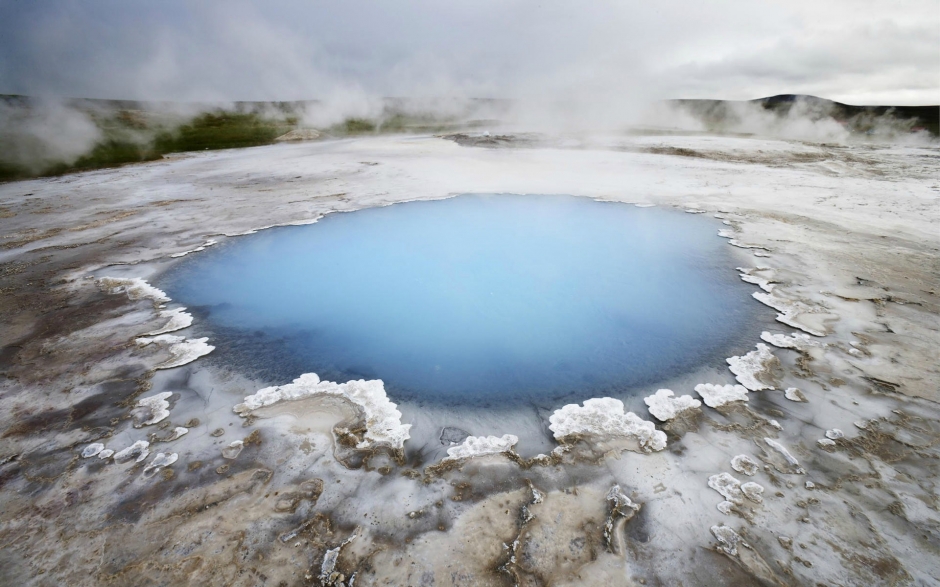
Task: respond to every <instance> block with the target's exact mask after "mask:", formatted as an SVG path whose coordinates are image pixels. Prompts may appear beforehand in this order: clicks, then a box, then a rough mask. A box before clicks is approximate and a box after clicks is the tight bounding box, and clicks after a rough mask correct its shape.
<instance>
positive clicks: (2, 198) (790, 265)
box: [0, 136, 940, 586]
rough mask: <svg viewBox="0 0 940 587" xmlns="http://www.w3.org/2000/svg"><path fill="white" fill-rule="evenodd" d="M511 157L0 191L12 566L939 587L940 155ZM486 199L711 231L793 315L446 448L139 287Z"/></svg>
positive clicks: (435, 154)
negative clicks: (639, 402) (533, 199)
mask: <svg viewBox="0 0 940 587" xmlns="http://www.w3.org/2000/svg"><path fill="white" fill-rule="evenodd" d="M508 143H509V144H508V145H503V148H500V149H488V148H480V147H469V146H460V145H458V144H455V143H453V142H448V141H443V140H440V139H437V138H433V137H426V138H417V139H416V138H376V139H361V140H352V141H335V142H324V143H317V144H300V145H278V146H273V147H264V148H256V149H246V150H233V151H225V152H216V153H206V154H203V153H200V154H195V155H192V156H186V157H177V158H174V159H172V160H164V161H160V162H155V163H151V164H145V165H137V166H131V167H125V168H120V169H115V170H106V171H97V172H91V173H84V174H77V175H71V176H64V177H61V178H53V179H44V180H34V181H28V182H18V183H9V184H4V185H2V186H0V223H2V224H0V226H2V227H3V230H2V231H0V232H2V235H0V236H2V240H0V263H2V265H0V279H2V282H0V291H2V296H0V316H2V326H0V328H2V330H0V336H2V345H3V346H2V351H0V365H2V369H3V375H2V379H0V436H2V438H0V504H2V508H0V568H2V569H3V572H2V576H0V582H2V583H3V584H8V585H62V584H68V585H167V584H174V585H175V584H194V583H202V584H206V585H347V586H348V585H352V584H355V585H372V584H389V585H595V584H596V585H699V584H707V585H753V584H766V585H807V584H808V585H815V584H824V585H859V584H866V585H903V584H911V585H928V584H933V583H935V582H936V577H938V576H940V556H938V551H940V513H938V498H940V488H938V486H937V479H938V478H940V475H938V473H940V471H938V456H940V450H938V446H937V442H938V439H940V420H938V416H940V409H938V407H940V406H938V403H937V402H938V401H940V394H938V389H940V373H938V363H940V362H938V353H937V349H938V348H940V332H938V330H940V325H938V315H940V299H938V287H940V263H938V259H940V243H938V235H937V228H936V227H937V222H938V198H940V184H938V181H937V168H938V165H937V164H938V161H940V151H938V149H937V148H936V147H933V146H920V147H917V146H909V147H907V146H878V145H854V146H853V145H838V146H836V145H815V144H803V143H790V142H782V141H763V140H758V139H744V138H726V137H702V136H698V137H681V136H675V137H632V138H622V137H605V138H594V139H590V140H587V139H579V140H566V141H555V142H551V143H550V144H545V145H540V144H539V142H538V140H536V139H532V138H529V139H527V141H526V143H525V145H524V146H525V147H526V148H524V149H516V148H512V146H513V145H512V142H511V141H509V142H508ZM561 146H564V147H565V148H560V147H561ZM688 152H693V153H696V155H694V156H693V155H689V154H688ZM701 154H706V155H708V156H700V155H701ZM467 192H479V193H495V192H502V193H570V194H578V195H583V196H587V197H593V198H598V199H603V200H612V201H623V202H632V203H637V204H640V205H659V206H671V207H676V208H678V209H682V210H686V211H688V212H689V213H705V214H710V215H717V216H718V217H719V219H720V220H722V221H723V222H724V224H725V228H724V229H723V230H722V233H721V234H722V236H724V237H726V238H727V239H728V246H733V247H736V248H735V250H736V251H737V252H738V257H739V264H740V269H739V273H740V275H741V278H742V279H743V280H744V281H745V282H747V283H749V284H753V285H754V298H755V299H754V302H753V303H755V304H758V303H761V304H764V305H766V306H768V307H769V308H768V311H769V312H771V313H772V315H773V316H776V322H775V323H774V327H768V330H767V332H765V333H764V334H763V335H762V336H761V338H760V339H756V340H754V341H753V346H752V347H751V348H750V349H749V350H748V351H747V352H744V353H742V354H740V355H738V356H736V357H728V360H727V362H726V364H723V365H715V366H714V368H713V369H712V370H711V371H706V372H703V373H700V374H698V375H697V378H696V379H692V380H688V379H682V378H678V379H677V378H673V377H671V376H670V374H668V373H667V374H664V375H663V380H664V382H666V383H664V385H663V386H661V387H664V388H665V387H668V388H669V391H672V393H671V394H670V393H666V392H664V391H659V390H658V389H650V390H649V391H648V393H647V394H646V395H647V396H649V401H647V402H646V404H647V405H648V406H649V408H650V411H649V412H647V411H645V410H640V409H634V410H633V411H634V412H635V413H632V412H630V411H629V409H625V408H624V406H623V405H622V404H621V405H618V402H617V400H611V399H604V398H595V399H594V400H588V401H585V402H583V403H581V404H578V405H569V406H565V407H564V408H562V409H559V410H557V411H554V412H549V413H544V414H537V415H538V416H539V421H540V422H542V424H541V426H535V427H534V428H535V429H528V430H516V429H501V430H496V429H491V428H492V426H489V427H488V425H487V424H486V422H482V421H479V422H475V421H470V420H467V421H464V422H460V421H455V422H454V423H453V424H454V425H453V426H450V427H447V428H444V429H443V430H441V429H440V428H439V427H435V428H434V429H429V428H432V426H431V423H432V422H436V420H435V419H434V418H432V417H429V416H427V415H424V414H422V413H421V412H420V411H419V410H404V411H402V410H399V409H398V407H396V406H393V405H389V403H388V399H387V398H386V397H385V396H384V394H383V393H382V389H381V386H380V385H377V384H375V383H368V382H364V383H362V384H352V383H347V382H334V383H327V382H320V381H313V380H312V379H310V378H308V379H306V380H304V381H299V382H295V383H294V384H293V385H295V387H288V386H287V385H284V384H288V383H290V382H283V381H282V382H277V383H278V384H279V385H280V387H278V388H271V383H272V382H266V381H256V380H253V379H251V378H250V376H249V375H246V374H245V373H241V372H239V371H238V370H237V369H235V368H233V367H231V366H227V365H224V364H222V363H220V362H218V361H215V360H214V359H213V353H212V351H213V349H212V347H213V346H214V345H213V340H212V339H211V337H210V338H209V339H208V340H204V338H206V336H205V334H204V332H202V331H200V320H199V316H198V313H190V312H187V310H184V309H182V308H180V307H179V306H178V305H176V304H175V303H174V302H173V301H172V300H167V299H165V297H161V295H160V294H161V293H162V292H158V291H156V290H154V289H153V288H152V287H151V286H150V285H149V280H150V279H151V278H152V277H153V276H155V275H157V274H158V273H159V272H161V271H163V270H165V269H166V268H168V267H170V266H172V264H173V263H175V262H178V259H179V256H180V255H181V254H182V253H188V254H190V255H198V254H199V249H201V248H204V247H207V246H213V244H214V243H216V242H222V241H224V239H226V238H235V237H234V236H233V235H237V234H245V233H249V232H252V231H255V230H258V229H261V228H264V227H266V226H272V225H282V224H304V223H309V222H314V221H316V219H317V218H319V217H320V216H322V215H323V214H325V213H328V212H332V211H347V210H355V209H361V208H365V207H369V206H377V205H383V204H388V203H392V202H398V201H406V200H414V199H435V198H442V197H446V196H448V195H451V194H456V193H467ZM770 308H772V310H771V309H770ZM311 390H312V391H311ZM295 392H296V393H295ZM268 400H271V401H268ZM236 406H238V409H237V411H236ZM631 408H632V407H631ZM654 414H655V415H654ZM481 418H482V417H481ZM504 422H505V421H504V420H499V419H494V420H492V421H491V423H499V424H500V425H502V423H504ZM478 431H479V432H478ZM522 436H531V437H538V436H540V437H541V438H542V439H543V446H542V448H543V450H542V454H539V455H528V454H522V452H518V453H517V452H516V449H515V448H514V447H515V446H516V440H517V439H518V438H519V437H522ZM432 441H433V442H432ZM435 443H436V444H435ZM434 446H436V447H437V448H432V447H434Z"/></svg>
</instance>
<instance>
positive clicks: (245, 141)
mask: <svg viewBox="0 0 940 587" xmlns="http://www.w3.org/2000/svg"><path fill="white" fill-rule="evenodd" d="M296 126H297V119H296V118H287V119H269V118H264V117H262V116H261V115H259V114H256V113H247V114H242V113H237V112H215V113H206V114H201V115H199V116H197V117H196V118H194V119H192V121H190V122H189V123H188V124H184V125H183V126H180V127H179V128H176V129H174V130H172V131H165V132H162V133H160V134H159V135H157V137H156V139H155V140H154V141H153V143H152V145H151V149H152V150H153V151H154V152H155V153H159V154H161V155H162V154H163V153H179V152H183V151H203V150H206V149H233V148H239V147H255V146H258V145H267V144H270V143H271V142H273V141H274V139H275V138H277V137H279V136H281V135H282V134H284V133H286V132H289V131H291V130H293V129H294V128H295V127H296Z"/></svg>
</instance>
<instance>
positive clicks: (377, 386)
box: [235, 373, 411, 448]
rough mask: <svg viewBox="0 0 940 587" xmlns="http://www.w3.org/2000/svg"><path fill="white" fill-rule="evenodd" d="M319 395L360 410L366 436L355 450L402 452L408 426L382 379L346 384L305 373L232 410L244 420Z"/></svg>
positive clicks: (255, 395) (259, 393)
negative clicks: (382, 447)
mask: <svg viewBox="0 0 940 587" xmlns="http://www.w3.org/2000/svg"><path fill="white" fill-rule="evenodd" d="M318 395H333V396H341V397H344V398H346V399H348V400H349V401H351V402H352V403H353V404H355V405H357V406H359V407H360V408H361V409H362V411H363V415H364V416H365V421H366V434H365V440H363V441H362V442H361V443H360V444H359V447H358V448H368V447H370V446H372V445H376V444H385V445H389V446H391V447H393V448H402V447H403V446H404V443H405V441H406V440H408V438H410V435H409V432H408V431H409V430H410V429H411V424H402V423H401V412H399V411H398V409H397V406H396V405H395V404H394V403H392V402H391V401H389V399H388V396H387V395H386V394H385V384H384V383H382V380H381V379H374V380H371V381H364V380H362V379H359V380H356V381H349V382H346V383H334V382H332V381H320V378H319V377H317V375H316V374H315V373H305V374H303V375H301V376H300V377H298V378H297V379H294V381H293V383H288V384H286V385H275V386H273V387H265V388H264V389H259V390H258V391H257V392H255V394H254V395H249V396H248V397H246V398H245V401H244V402H243V403H240V404H238V405H237V406H235V412H236V413H237V414H239V415H240V416H247V415H248V414H250V413H251V411H252V410H257V409H258V408H261V407H264V406H270V405H271V404H274V403H277V402H280V401H288V400H296V399H302V398H306V397H313V396H318Z"/></svg>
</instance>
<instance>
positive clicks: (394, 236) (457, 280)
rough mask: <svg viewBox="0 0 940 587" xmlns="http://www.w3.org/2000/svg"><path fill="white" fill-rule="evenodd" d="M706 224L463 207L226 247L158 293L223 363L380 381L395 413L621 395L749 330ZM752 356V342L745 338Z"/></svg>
mask: <svg viewBox="0 0 940 587" xmlns="http://www.w3.org/2000/svg"><path fill="white" fill-rule="evenodd" d="M718 228H719V225H718V224H717V223H716V222H715V221H714V220H713V219H711V218H703V217H701V216H696V215H690V214H685V213H682V212H677V211H674V210H665V209H660V208H637V207H634V206H630V205H625V204H616V203H604V202H596V201H593V200H590V199H587V198H575V197H568V196H516V195H464V196H459V197H456V198H452V199H448V200H441V201H433V202H410V203H404V204H396V205H393V206H387V207H383V208H372V209H367V210H361V211H358V212H352V213H342V214H339V213H337V214H331V215H328V216H327V217H325V218H323V219H322V220H320V221H319V222H318V223H316V224H314V225H309V226H299V227H285V228H276V229H270V230H265V231H262V232H260V233H258V234H255V235H251V236H245V237H239V238H237V239H230V240H229V241H227V242H226V243H225V244H223V245H219V246H218V247H215V248H213V249H209V250H208V251H206V252H204V253H199V254H197V255H192V256H190V257H188V258H187V259H185V260H184V261H183V262H181V263H180V264H179V265H178V266H177V267H176V268H174V269H173V270H172V271H171V272H170V273H168V274H167V275H165V276H164V277H163V278H162V279H161V280H160V281H159V282H158V284H159V285H160V286H162V287H164V288H165V289H166V290H168V293H169V294H170V296H171V297H172V298H173V299H174V300H175V301H177V302H179V303H181V304H184V305H186V306H188V307H190V308H191V309H192V310H194V311H195V312H196V313H197V315H198V316H199V317H200V318H202V320H201V322H202V323H204V324H205V325H206V326H205V328H207V329H208V330H209V331H211V332H210V335H211V336H213V344H215V345H217V347H218V350H217V351H216V356H217V360H218V359H220V360H227V361H232V362H234V363H236V364H239V365H242V366H244V367H245V368H248V369H251V370H253V371H255V372H256V373H260V374H261V375H262V376H263V377H264V378H267V379H269V380H271V381H272V382H275V383H283V382H287V381H290V380H291V379H292V378H294V377H296V376H297V375H300V374H301V373H304V372H315V373H318V374H319V375H320V376H321V378H323V379H330V380H340V381H346V380H349V379H359V378H380V379H382V380H384V381H385V383H386V388H387V389H388V391H389V395H390V396H392V398H393V399H397V400H399V401H400V400H408V399H417V400H422V401H429V402H437V401H440V402H445V403H455V402H456V403H461V402H465V403H468V404H479V403H484V404H486V403H493V402H496V401H498V402H499V403H501V404H508V403H513V402H518V401H531V400H533V399H547V400H548V399H557V398H568V397H577V396H580V397H582V398H586V397H592V396H596V395H598V394H599V393H606V394H608V395H609V394H611V393H614V394H616V393H626V392H628V391H629V390H631V389H635V388H638V387H640V386H643V385H649V384H652V383H655V382H657V381H662V380H663V379H665V378H667V377H670V376H674V375H676V374H679V373H682V372H683V371H688V370H691V369H694V368H696V367H698V366H700V365H702V364H703V363H705V362H706V361H710V360H715V359H716V358H717V359H718V360H719V361H721V362H722V363H723V357H724V356H728V355H726V354H725V355H722V354H721V353H722V351H724V350H725V349H726V348H727V347H728V346H729V345H733V344H735V342H736V341H737V340H738V338H739V337H740V335H741V332H742V329H744V330H747V329H745V328H744V326H745V325H746V324H748V322H749V321H750V320H752V318H753V304H752V303H751V300H750V292H751V291H752V289H753V288H751V287H747V286H743V284H742V283H741V282H740V281H739V279H738V278H737V274H736V273H735V271H734V262H733V261H732V260H731V258H730V255H729V252H728V250H727V249H728V246H727V244H726V241H725V240H724V239H722V238H720V237H718V236H716V232H717V229H718ZM749 334H750V337H749V340H752V339H753V335H754V333H753V332H749Z"/></svg>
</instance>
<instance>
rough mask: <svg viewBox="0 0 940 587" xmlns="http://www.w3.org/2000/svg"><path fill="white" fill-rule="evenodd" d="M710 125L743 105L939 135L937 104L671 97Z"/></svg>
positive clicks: (853, 125) (856, 127) (859, 127)
mask: <svg viewBox="0 0 940 587" xmlns="http://www.w3.org/2000/svg"><path fill="white" fill-rule="evenodd" d="M669 102H670V103H672V104H674V105H676V106H679V107H680V108H683V109H685V110H686V111H688V112H690V113H692V114H693V115H695V116H697V117H700V118H701V119H703V120H704V121H705V122H707V123H710V124H712V125H721V124H722V123H726V122H728V121H730V120H733V119H734V118H735V117H736V116H740V115H741V112H742V106H744V107H746V106H758V107H760V108H761V109H763V110H764V111H767V112H771V113H773V114H775V115H777V116H779V117H786V116H789V115H790V114H791V113H795V110H794V109H796V111H798V113H799V115H800V116H805V117H809V118H811V119H817V120H818V119H822V118H826V117H828V118H832V119H833V120H835V121H836V122H839V123H841V124H843V125H845V126H846V127H847V128H848V129H849V130H851V131H853V132H856V133H866V132H870V131H871V129H872V128H874V127H875V126H876V125H877V124H878V123H879V122H885V121H886V120H889V119H890V120H891V121H892V122H895V123H903V124H904V125H906V126H908V127H909V130H910V131H911V132H917V131H920V130H925V131H927V132H929V133H930V134H932V135H933V136H938V135H940V106H854V105H851V104H843V103H841V102H836V101H834V100H827V99H826V98H820V97H818V96H810V95H805V94H780V95H777V96H770V97H767V98H758V99H756V100H670V101H669Z"/></svg>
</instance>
